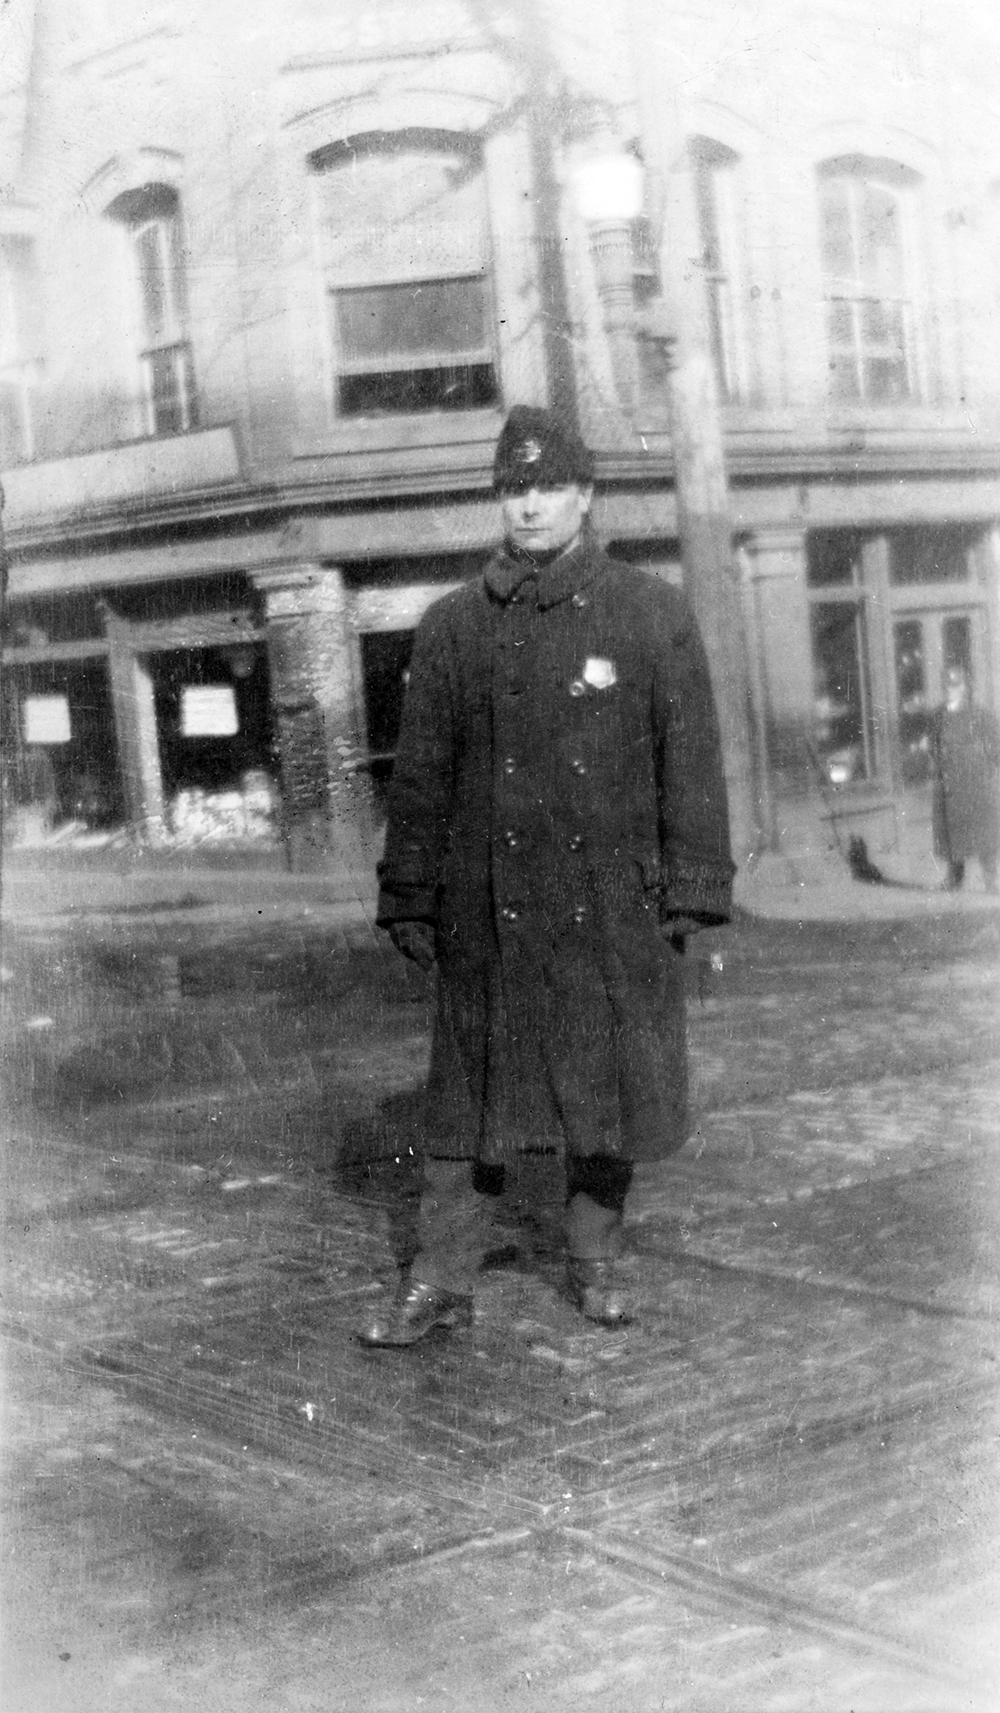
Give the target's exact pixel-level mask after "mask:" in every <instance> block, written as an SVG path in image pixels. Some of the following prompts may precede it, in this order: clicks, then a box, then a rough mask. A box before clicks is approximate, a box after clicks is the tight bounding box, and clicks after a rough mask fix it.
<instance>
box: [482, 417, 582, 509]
mask: <svg viewBox="0 0 1000 1713" xmlns="http://www.w3.org/2000/svg"><path fill="white" fill-rule="evenodd" d="M593 479H594V458H593V454H592V453H591V452H590V451H589V450H588V448H587V447H586V446H585V445H584V444H583V441H582V440H581V439H580V437H579V435H578V434H576V433H575V432H574V431H573V430H572V429H571V428H565V427H563V425H562V423H561V422H560V421H559V419H558V417H556V416H555V415H554V414H553V412H552V411H551V410H542V409H541V408H540V407H539V406H537V405H531V404H516V405H514V406H513V408H512V410H511V412H510V414H509V416H508V417H507V421H506V422H505V423H504V425H503V428H502V429H501V431H500V438H499V440H498V441H497V449H496V456H495V457H494V460H493V486H494V489H495V490H496V492H497V493H498V494H513V493H524V492H525V491H526V490H527V489H528V488H562V487H564V486H565V485H566V484H567V483H568V482H579V483H580V485H581V487H585V486H586V485H587V484H588V483H589V482H592V481H593Z"/></svg>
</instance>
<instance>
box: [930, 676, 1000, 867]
mask: <svg viewBox="0 0 1000 1713" xmlns="http://www.w3.org/2000/svg"><path fill="white" fill-rule="evenodd" d="M931 751H932V754H933V757H934V806H933V824H934V854H935V855H936V856H939V857H941V858H943V859H944V861H945V862H965V861H967V860H968V858H969V857H978V858H979V860H980V862H982V863H983V864H984V865H985V866H986V867H987V868H995V867H996V865H997V855H998V852H1000V726H998V724H997V720H996V716H995V715H994V714H992V713H991V712H990V710H989V709H988V708H976V707H967V708H956V709H953V710H949V709H947V708H939V709H938V710H937V713H936V714H935V716H934V721H933V724H932V727H931Z"/></svg>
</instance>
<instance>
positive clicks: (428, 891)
mask: <svg viewBox="0 0 1000 1713" xmlns="http://www.w3.org/2000/svg"><path fill="white" fill-rule="evenodd" d="M436 913H437V888H436V887H433V886H391V887H390V886H383V887H382V888H381V890H380V891H379V895H378V905H377V906H376V912H375V921H376V924H377V925H378V927H380V928H388V926H389V924H390V923H391V922H433V921H434V918H435V915H436Z"/></svg>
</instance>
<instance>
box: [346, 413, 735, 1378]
mask: <svg viewBox="0 0 1000 1713" xmlns="http://www.w3.org/2000/svg"><path fill="white" fill-rule="evenodd" d="M592 479H593V460H592V457H591V454H590V453H589V451H588V450H587V448H586V447H585V446H584V445H583V444H582V443H581V441H580V440H579V439H578V438H577V437H576V435H575V434H573V433H571V432H569V431H567V430H566V429H565V428H563V427H562V426H561V424H560V423H559V422H558V421H557V419H556V418H555V417H554V416H553V415H552V413H550V412H549V411H546V410H540V409H536V408H533V407H529V406H515V408H514V409H513V410H512V411H511V412H510V415H509V417H508V419H507V422H506V424H505V425H504V428H503V431H502V433H501V435H500V440H499V442H498V445H497V449H496V458H495V462H494V485H495V490H496V493H497V495H498V498H499V501H500V507H501V511H502V514H503V523H504V532H505V537H506V539H505V544H504V546H503V548H502V549H501V550H500V552H499V553H498V554H497V555H496V557H495V558H494V559H493V560H492V561H491V563H490V564H489V565H488V566H487V568H486V571H485V573H484V575H483V576H482V577H480V578H479V579H478V580H477V581H476V582H474V583H471V584H467V585H465V586H464V587H463V588H461V589H459V590H457V591H455V592H454V593H453V594H450V595H446V596H444V598H443V599H442V600H440V601H437V602H435V604H434V605H433V606H432V607H431V608H430V609H429V610H428V612H427V614H426V615H425V617H424V620H423V622H422V624H421V625H420V628H419V630H418V632H417V637H416V642H415V646H414V652H413V660H412V664H411V671H410V682H409V688H408V690H407V696H406V705H405V709H404V715H403V725H402V731H401V734H400V742H399V749H398V752H397V755H396V763H395V768H394V772H393V779H392V787H391V792H390V799H389V825H388V833H387V837H386V846H385V855H384V858H383V860H382V863H381V865H380V879H381V894H380V899H379V910H378V920H379V923H380V925H381V926H382V927H385V928H387V929H388V931H389V934H390V935H391V937H392V940H393V943H394V944H395V945H396V947H397V948H398V949H399V951H401V952H402V953H403V954H404V956H406V957H408V958H411V959H413V961H414V962H415V963H417V964H418V965H419V966H420V967H421V968H422V969H424V970H430V969H431V968H432V967H433V966H436V968H437V980H438V986H437V996H438V997H437V1015H436V1019H435V1026H434V1042H433V1049H432V1055H431V1069H430V1078H429V1086H428V1090H427V1113H426V1124H427V1137H426V1157H425V1163H424V1189H423V1194H422V1197H421V1202H420V1212H419V1224H418V1250H417V1254H416V1255H415V1257H414V1259H413V1262H412V1265H411V1267H410V1270H409V1277H408V1279H407V1280H405V1281H404V1282H403V1284H402V1285H401V1287H400V1290H399V1293H398V1294H397V1296H396V1298H395V1300H394V1302H393V1303H392V1304H391V1306H390V1307H389V1308H388V1309H387V1310H386V1311H385V1312H383V1313H377V1314H376V1316H375V1318H374V1319H373V1320H372V1322H371V1323H370V1324H369V1325H368V1326H367V1327H365V1328H364V1330H363V1331H362V1332H361V1334H360V1336H361V1338H362V1339H363V1340H364V1342H365V1343H367V1344H369V1345H392V1346H395V1345H405V1344H413V1343H415V1342H416V1341H417V1340H418V1339H420V1338H422V1337H423V1336H424V1335H425V1334H426V1333H428V1332H429V1331H430V1330H431V1329H432V1328H433V1327H438V1326H440V1327H454V1326H457V1325H465V1324H468V1322H469V1320H470V1319H471V1314H472V1296H473V1290H474V1286H475V1278H476V1273H477V1271H478V1268H479V1266H480V1263H481V1261H482V1259H483V1256H484V1254H485V1253H486V1251H487V1250H488V1249H489V1248H491V1247H495V1246H496V1242H497V1239H496V1237H495V1236H494V1235H493V1233H492V1229H491V1227H492V1218H491V1213H492V1208H493V1206H494V1205H495V1197H496V1196H497V1195H498V1194H499V1193H500V1192H501V1190H502V1187H503V1179H504V1168H505V1166H506V1165H508V1164H509V1163H512V1162H513V1161H514V1160H516V1158H517V1156H518V1155H519V1154H520V1153H522V1152H527V1151H537V1150H545V1149H551V1150H559V1151H560V1153H561V1154H562V1156H563V1158H564V1160H565V1166H566V1216H565V1234H566V1252H567V1262H566V1265H567V1286H568V1290H569V1294H570V1296H571V1297H572V1299H573V1301H574V1302H575V1303H576V1304H577V1306H578V1307H579V1308H580V1310H581V1311H582V1313H583V1314H584V1315H585V1316H587V1317H588V1318H589V1319H590V1320H593V1321H597V1322H600V1323H602V1324H604V1325H616V1324H619V1323H621V1322H623V1321H626V1320H628V1319H629V1318H630V1305H629V1303H628V1301H627V1297H626V1294H625V1291H624V1290H623V1288H622V1282H621V1279H620V1277H619V1276H618V1274H617V1271H616V1266H615V1262H616V1257H617V1255H618V1253H619V1248H620V1243H621V1229H622V1217H623V1212H624V1207H625V1197H626V1195H627V1193H628V1188H629V1183H630V1180H631V1177H632V1169H633V1162H634V1161H636V1160H655V1159H660V1158H662V1157H664V1156H665V1155H668V1154H671V1153H673V1152H674V1150H675V1149H677V1148H679V1147H680V1146H681V1143H682V1142H683V1140H684V1136H685V1125H686V1112H685V1107H686V1047H685V1031H684V996H683V985H682V960H681V957H680V953H681V951H682V950H683V945H684V938H685V936H686V935H688V934H690V933H692V932H694V931H695V930H696V929H697V928H699V927H702V926H706V925H711V924H715V923H720V922H725V921H726V920H727V918H728V915H729V909H730V895H731V886H732V875H733V864H732V862H731V860H730V855H729V831H728V816H727V808H726V794H725V785H724V780H723V773H722V764H721V756H720V748H719V736H718V729H717V724H716V717H715V708H714V704H713V701H712V692H711V687H710V684H709V678H708V671H707V667H706V662H705V656H704V651H703V649H702V644H701V641H700V639H699V637H698V634H697V631H696V629H695V626H694V622H693V619H692V617H691V613H690V610H689V608H688V606H687V604H686V602H685V600H684V598H683V596H682V595H680V594H679V593H678V592H677V590H675V589H673V588H671V587H670V586H669V585H668V584H666V583H664V582H662V581H660V580H658V579H657V578H655V577H653V576H650V575H649V574H648V573H646V572H644V571H641V570H636V569H633V568H631V567H629V566H625V565H618V564H615V563H613V562H612V561H611V560H609V559H608V558H607V557H606V556H605V554H604V553H603V552H602V551H601V549H600V547H599V546H598V545H597V543H596V541H595V540H594V537H593V535H592V532H591V526H590V521H589V516H588V514H589V511H590V502H591V494H592Z"/></svg>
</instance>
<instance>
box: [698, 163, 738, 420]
mask: <svg viewBox="0 0 1000 1713" xmlns="http://www.w3.org/2000/svg"><path fill="white" fill-rule="evenodd" d="M688 152H689V157H690V160H691V172H692V176H693V179H694V191H695V204H696V208H697V214H698V235H699V238H700V241H701V261H702V268H703V269H704V277H705V291H706V296H707V299H708V322H709V333H710V337H711V341H712V354H713V357H714V359H715V379H716V384H717V386H718V389H719V398H720V400H721V401H722V403H723V404H734V403H736V402H737V401H738V400H739V399H740V397H741V396H742V394H743V391H744V386H743V383H742V375H741V370H742V364H741V361H740V348H739V328H738V324H737V280H738V273H739V243H738V239H737V221H736V207H735V193H734V192H735V177H736V170H735V169H736V167H737V165H738V163H739V156H738V155H736V154H734V153H733V151H732V149H727V148H726V147H725V146H724V144H722V143H717V142H715V141H714V140H713V139H712V138H710V137H693V138H692V139H691V141H690V143H689V145H688Z"/></svg>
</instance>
